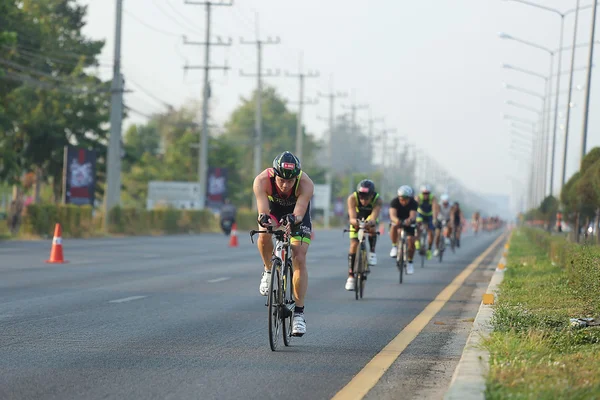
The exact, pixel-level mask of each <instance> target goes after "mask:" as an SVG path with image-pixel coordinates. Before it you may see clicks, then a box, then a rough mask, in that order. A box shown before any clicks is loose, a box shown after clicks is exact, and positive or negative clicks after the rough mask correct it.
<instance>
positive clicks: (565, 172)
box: [558, 0, 579, 194]
mask: <svg viewBox="0 0 600 400" xmlns="http://www.w3.org/2000/svg"><path fill="white" fill-rule="evenodd" d="M578 19H579V0H577V3H576V4H575V22H574V27H573V46H572V49H571V68H570V69H569V93H568V98H567V118H566V121H565V143H564V148H563V165H562V176H561V186H560V189H561V190H562V188H563V187H564V186H565V183H566V179H567V150H568V148H569V121H570V117H571V92H572V88H573V66H574V64H575V49H576V48H577V26H578ZM558 72H559V73H560V71H558ZM558 193H559V194H560V191H559V192H558Z"/></svg>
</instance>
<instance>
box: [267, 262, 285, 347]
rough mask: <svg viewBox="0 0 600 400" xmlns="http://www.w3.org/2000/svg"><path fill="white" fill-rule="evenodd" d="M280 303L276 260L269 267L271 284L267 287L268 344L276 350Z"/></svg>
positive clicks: (280, 320) (279, 323)
mask: <svg viewBox="0 0 600 400" xmlns="http://www.w3.org/2000/svg"><path fill="white" fill-rule="evenodd" d="M280 304H281V280H280V262H279V261H276V262H274V263H273V266H272V267H271V284H270V287H269V307H268V309H269V345H270V346H271V350H272V351H275V350H277V347H278V345H279V330H280V328H281V325H282V324H281V322H282V318H281V316H280V309H279V305H280Z"/></svg>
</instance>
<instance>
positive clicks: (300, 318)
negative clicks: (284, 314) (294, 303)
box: [292, 313, 306, 336]
mask: <svg viewBox="0 0 600 400" xmlns="http://www.w3.org/2000/svg"><path fill="white" fill-rule="evenodd" d="M305 333H306V320H305V319H304V313H301V314H297V313H294V320H293V321H292V336H302V335H304V334H305Z"/></svg>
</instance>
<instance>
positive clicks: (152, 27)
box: [123, 9, 181, 37]
mask: <svg viewBox="0 0 600 400" xmlns="http://www.w3.org/2000/svg"><path fill="white" fill-rule="evenodd" d="M123 12H125V14H127V15H129V16H130V17H131V18H133V19H134V20H136V21H137V22H139V23H140V24H142V25H144V26H145V27H146V28H148V29H151V30H153V31H155V32H158V33H162V34H163V35H167V36H173V37H181V35H180V34H177V33H173V32H169V31H165V30H163V29H160V28H157V27H155V26H154V25H150V24H148V23H147V22H144V21H143V20H141V19H140V18H138V17H137V16H136V15H135V14H133V13H131V12H129V11H127V9H125V10H123Z"/></svg>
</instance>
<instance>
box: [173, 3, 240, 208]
mask: <svg viewBox="0 0 600 400" xmlns="http://www.w3.org/2000/svg"><path fill="white" fill-rule="evenodd" d="M185 4H192V5H203V6H205V7H206V11H205V13H206V32H205V39H204V42H188V40H187V38H186V37H185V36H184V37H183V41H184V44H189V45H196V46H204V65H197V66H189V65H187V64H186V65H185V66H184V71H187V70H188V69H203V70H204V90H203V96H202V132H201V133H200V143H199V149H198V151H199V152H200V155H199V157H198V175H199V179H198V180H199V183H200V193H199V197H200V199H199V200H200V207H201V208H204V207H206V186H207V185H206V182H207V175H208V174H207V173H208V102H209V99H210V95H211V90H210V82H209V71H210V70H211V69H221V70H225V71H227V70H228V69H229V67H228V66H226V65H223V66H215V65H211V64H210V47H211V46H230V45H231V38H230V39H229V41H228V42H223V41H222V40H221V38H218V41H217V42H211V40H210V37H211V33H210V23H211V7H213V6H231V5H233V0H230V1H229V2H227V3H225V2H211V1H199V2H198V1H189V0H186V1H185Z"/></svg>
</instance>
